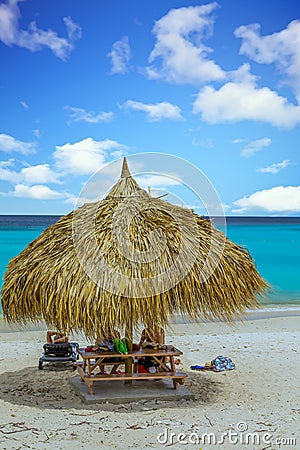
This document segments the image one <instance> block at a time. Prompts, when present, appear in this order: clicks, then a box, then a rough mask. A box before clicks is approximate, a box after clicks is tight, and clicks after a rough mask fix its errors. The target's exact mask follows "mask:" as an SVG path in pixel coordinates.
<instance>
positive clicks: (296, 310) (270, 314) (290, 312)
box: [0, 304, 300, 333]
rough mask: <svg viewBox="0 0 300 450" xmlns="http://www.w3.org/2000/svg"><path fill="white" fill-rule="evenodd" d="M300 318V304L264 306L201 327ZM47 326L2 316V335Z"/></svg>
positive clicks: (179, 321)
mask: <svg viewBox="0 0 300 450" xmlns="http://www.w3.org/2000/svg"><path fill="white" fill-rule="evenodd" d="M299 316H300V305H299V304H289V305H278V304H270V305H264V306H263V307H262V308H259V309H255V310H248V312H247V313H246V314H245V315H244V316H242V317H241V318H235V319H233V320H232V321H231V322H225V321H221V320H211V321H209V320H203V321H200V322H199V325H200V326H201V325H205V324H214V323H221V324H223V323H224V324H227V325H229V326H230V324H237V323H245V322H248V321H252V320H263V319H275V318H281V317H282V318H285V317H299ZM193 323H197V322H191V321H189V320H188V319H186V318H184V317H182V316H179V315H178V316H177V317H176V321H173V320H171V321H170V327H173V326H176V325H180V324H181V325H182V324H186V325H189V324H190V325H191V324H193ZM46 330H47V325H46V324H45V323H44V322H43V321H42V322H39V323H28V324H27V325H18V324H8V323H7V322H6V320H5V319H4V318H3V317H2V316H0V333H14V332H19V333H22V332H28V331H46Z"/></svg>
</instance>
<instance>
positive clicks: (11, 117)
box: [0, 0, 300, 216]
mask: <svg viewBox="0 0 300 450" xmlns="http://www.w3.org/2000/svg"><path fill="white" fill-rule="evenodd" d="M54 5H55V7H54ZM299 15H300V6H299V3H298V2H296V1H294V0H274V1H272V2H267V1H261V0H251V1H248V2H246V1H236V0H220V1H218V2H202V1H194V0H191V1H183V0H164V1H160V0H143V1H140V0H127V1H126V0H118V1H117V0H101V1H99V0H86V1H85V2H80V1H74V0H61V1H59V2H55V3H53V1H50V0H43V1H38V0H23V1H19V0H5V1H0V61H1V71H0V119H1V120H0V214H59V215H60V214H65V213H67V212H69V211H71V210H72V209H74V205H75V204H76V199H77V198H78V196H79V195H80V192H81V190H82V188H83V187H84V186H85V184H86V183H87V181H88V180H89V179H90V177H92V176H93V174H94V173H95V172H96V171H98V170H102V171H103V173H105V171H106V175H107V174H109V177H107V176H106V178H105V181H103V185H101V181H100V185H98V187H97V195H99V196H100V197H101V196H102V195H104V193H105V192H106V191H107V189H108V188H109V186H110V185H111V184H113V183H114V182H115V181H116V180H117V178H118V175H119V170H120V161H119V162H118V163H117V164H112V165H111V166H108V167H110V168H111V169H110V170H108V169H107V164H108V163H110V162H112V161H115V160H116V159H118V158H121V157H122V156H125V155H126V156H128V160H129V164H130V168H131V169H132V172H133V173H137V179H138V180H139V182H140V184H141V185H143V186H145V187H147V185H150V186H151V188H152V189H153V192H155V190H158V191H159V192H169V193H170V194H169V196H167V197H166V199H167V200H168V198H169V199H170V201H171V199H172V192H173V193H174V194H175V195H176V196H177V197H178V196H179V197H180V199H181V200H182V202H184V203H185V204H186V205H189V206H191V205H192V206H193V207H194V208H196V209H197V211H198V212H201V205H200V202H198V199H197V198H196V197H195V195H194V194H193V193H192V189H186V183H185V189H183V188H182V183H183V175H182V174H181V171H180V164H179V165H178V164H177V165H176V164H175V165H174V166H173V164H172V161H173V160H172V158H171V159H170V164H169V167H168V164H165V165H164V166H163V167H159V162H160V158H159V154H160V153H165V154H169V155H174V156H177V157H179V158H183V160H185V161H188V162H189V163H191V164H193V165H195V166H196V167H197V168H199V169H200V170H201V171H202V173H203V174H204V175H205V176H206V177H207V178H208V179H209V181H210V183H211V184H212V186H214V188H215V190H216V191H217V193H218V195H219V197H220V200H221V202H222V204H223V207H224V210H225V212H226V214H227V215H272V216H273V215H299V213H300V185H299V141H300V132H299V126H300V105H299V101H300V17H299ZM144 152H154V153H155V154H157V168H155V167H153V168H152V167H151V172H153V173H150V174H149V173H146V172H147V169H148V171H149V170H150V168H149V167H148V168H147V167H143V164H142V163H141V161H142V159H141V158H140V159H138V162H139V164H138V163H136V162H135V159H134V158H135V157H134V156H132V155H136V154H140V153H144ZM182 164H185V162H184V161H183V162H182ZM175 166H176V167H175ZM100 174H101V172H100ZM155 174H156V175H155ZM170 174H171V175H172V179H171V181H170V177H169V176H168V175H170ZM163 175H165V176H163ZM99 179H100V180H101V177H100V178H99ZM103 180H104V178H103ZM174 180H175V181H174ZM185 181H186V179H185ZM194 181H195V180H194ZM194 181H192V180H191V185H193V183H194ZM181 200H180V201H181Z"/></svg>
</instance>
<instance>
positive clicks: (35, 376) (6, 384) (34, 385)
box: [0, 364, 222, 412]
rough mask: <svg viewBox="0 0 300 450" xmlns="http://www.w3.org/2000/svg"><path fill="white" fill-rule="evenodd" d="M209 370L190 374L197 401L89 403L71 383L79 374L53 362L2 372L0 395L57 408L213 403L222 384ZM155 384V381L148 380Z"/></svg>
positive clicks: (123, 409) (188, 380) (116, 408)
mask: <svg viewBox="0 0 300 450" xmlns="http://www.w3.org/2000/svg"><path fill="white" fill-rule="evenodd" d="M211 375H212V374H210V373H207V372H196V373H189V374H188V377H187V378H186V380H185V384H184V385H185V386H186V388H187V389H188V390H189V391H190V392H191V393H192V394H193V395H194V398H195V400H183V399H181V400H178V401H157V400H140V401H137V402H132V403H126V404H122V405H114V404H96V405H87V404H86V403H84V402H83V401H82V400H81V399H80V398H79V397H78V396H77V395H76V393H75V391H74V389H73V388H72V386H71V385H70V382H69V380H70V377H73V376H78V375H77V374H76V371H75V372H73V368H72V367H68V366H66V365H58V364H51V365H47V366H45V368H44V369H43V370H41V371H40V370H38V369H37V368H36V367H24V368H23V369H22V370H19V371H16V372H5V373H2V374H1V375H0V395H1V398H2V399H3V400H4V401H7V402H9V403H12V404H16V405H26V406H34V407H38V408H43V409H45V408H54V409H70V408H74V409H93V410H103V411H117V412H127V411H141V410H144V409H145V407H147V408H149V409H160V408H168V407H169V408H172V407H176V408H179V407H187V406H188V405H189V404H193V406H195V405H196V404H197V403H198V404H206V403H213V402H215V401H216V399H217V398H218V397H219V396H220V395H221V392H222V383H221V382H220V381H218V380H213V379H211V377H210V376H211ZM149 383H153V381H149Z"/></svg>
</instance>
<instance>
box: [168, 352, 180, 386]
mask: <svg viewBox="0 0 300 450" xmlns="http://www.w3.org/2000/svg"><path fill="white" fill-rule="evenodd" d="M170 364H171V370H172V372H174V373H175V362H174V356H173V355H172V356H170ZM173 387H174V389H177V388H178V383H177V380H176V379H175V378H173Z"/></svg>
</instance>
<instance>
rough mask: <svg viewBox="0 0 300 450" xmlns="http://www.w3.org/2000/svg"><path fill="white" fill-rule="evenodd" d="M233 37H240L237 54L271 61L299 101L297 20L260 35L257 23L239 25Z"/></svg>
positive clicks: (299, 40) (298, 33) (299, 79)
mask: <svg viewBox="0 0 300 450" xmlns="http://www.w3.org/2000/svg"><path fill="white" fill-rule="evenodd" d="M235 36H236V37H238V38H241V39H242V45H241V48H240V53H241V54H244V55H247V56H248V57H249V58H251V59H253V60H254V61H255V62H257V63H260V64H271V63H274V64H275V65H276V66H277V67H278V68H279V70H280V71H281V72H282V73H283V74H284V75H285V77H286V80H285V81H286V83H288V84H289V85H290V86H291V87H292V88H293V89H294V91H295V93H296V95H297V97H298V100H299V101H300V21H299V20H294V21H292V22H291V23H289V25H288V26H287V28H285V29H284V30H281V31H279V32H278V33H273V34H271V35H267V36H261V34H260V25H259V24H251V25H246V26H241V27H239V28H237V29H236V30H235Z"/></svg>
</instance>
